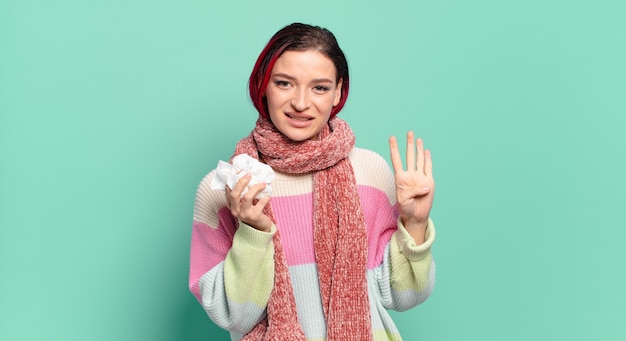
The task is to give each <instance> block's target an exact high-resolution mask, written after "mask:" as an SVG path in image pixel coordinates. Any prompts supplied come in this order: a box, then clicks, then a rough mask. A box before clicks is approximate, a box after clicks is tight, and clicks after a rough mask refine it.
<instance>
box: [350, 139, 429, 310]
mask: <svg viewBox="0 0 626 341" xmlns="http://www.w3.org/2000/svg"><path fill="white" fill-rule="evenodd" d="M352 162H353V166H354V169H355V174H356V176H357V183H358V184H359V191H360V196H361V200H362V207H363V212H364V215H365V221H366V225H367V230H368V239H369V243H370V246H369V255H368V256H369V261H370V263H369V268H370V269H372V274H373V275H374V281H375V282H376V295H375V297H376V298H375V299H379V300H380V303H381V304H382V306H383V307H384V308H385V309H392V310H398V311H404V310H407V309H411V308H413V307H415V306H416V305H418V304H420V303H422V302H424V301H425V300H426V299H427V298H428V297H429V296H430V294H431V292H432V290H433V288H434V285H435V263H434V261H433V257H432V253H431V246H432V244H433V242H434V239H435V226H434V224H433V222H432V221H431V220H429V222H428V226H427V228H426V240H425V242H424V243H423V244H421V245H416V244H415V241H414V240H413V238H412V237H411V236H410V235H409V233H408V232H407V231H406V229H405V228H404V226H403V225H402V222H401V220H400V219H399V216H398V209H397V205H396V187H395V181H394V175H393V172H392V171H391V169H390V167H389V165H388V164H387V163H386V161H385V160H384V159H383V158H382V157H381V156H380V155H378V154H376V153H374V152H372V151H368V150H364V149H358V150H355V151H354V152H353V159H352Z"/></svg>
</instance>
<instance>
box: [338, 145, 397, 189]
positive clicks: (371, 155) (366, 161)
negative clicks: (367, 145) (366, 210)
mask: <svg viewBox="0 0 626 341" xmlns="http://www.w3.org/2000/svg"><path fill="white" fill-rule="evenodd" d="M349 158H350V162H351V163H352V168H353V169H354V175H355V177H356V182H357V184H358V185H359V186H368V187H373V188H376V189H378V190H381V191H383V192H385V194H387V196H388V197H389V199H390V200H391V199H392V198H394V199H393V200H395V178H394V174H393V172H392V171H391V168H390V167H389V164H388V163H387V161H386V160H385V159H384V158H383V157H382V156H381V155H380V154H378V153H376V152H374V151H372V150H368V149H363V148H354V149H353V150H352V151H351V152H350V155H349Z"/></svg>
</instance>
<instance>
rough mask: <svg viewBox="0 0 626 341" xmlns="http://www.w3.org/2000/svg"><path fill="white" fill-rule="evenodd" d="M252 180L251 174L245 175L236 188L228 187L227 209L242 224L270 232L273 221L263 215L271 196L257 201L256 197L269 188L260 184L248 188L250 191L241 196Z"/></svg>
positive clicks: (262, 183)
mask: <svg viewBox="0 0 626 341" xmlns="http://www.w3.org/2000/svg"><path fill="white" fill-rule="evenodd" d="M250 179H252V176H251V175H250V174H246V175H244V176H243V177H242V178H241V179H239V181H237V183H236V184H235V186H234V187H233V188H232V189H230V188H229V187H228V186H226V207H228V208H229V209H230V212H231V213H232V215H233V216H234V217H235V218H237V219H239V220H241V221H242V222H244V223H246V224H248V225H250V226H252V227H253V228H255V229H257V230H261V231H265V232H268V231H270V229H271V228H272V225H273V223H272V220H271V219H270V218H269V217H268V216H267V215H265V214H264V213H263V208H264V207H265V205H267V203H268V202H269V201H270V197H269V196H267V195H266V196H264V197H262V198H261V199H255V198H256V196H257V195H258V194H259V193H261V191H263V189H265V186H267V185H266V184H265V183H264V182H260V183H258V184H256V185H254V186H251V187H249V188H248V191H247V192H246V193H245V194H244V195H241V193H242V192H243V190H244V189H245V188H246V186H248V183H249V182H250Z"/></svg>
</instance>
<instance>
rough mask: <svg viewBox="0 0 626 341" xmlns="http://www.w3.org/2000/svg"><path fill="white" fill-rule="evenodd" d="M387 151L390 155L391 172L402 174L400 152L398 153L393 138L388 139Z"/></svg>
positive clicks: (396, 143) (395, 141)
mask: <svg viewBox="0 0 626 341" xmlns="http://www.w3.org/2000/svg"><path fill="white" fill-rule="evenodd" d="M389 151H390V153H391V165H392V167H393V171H394V172H395V173H399V172H402V171H403V167H402V158H401V157H400V152H399V151H398V141H397V140H396V137H395V136H392V137H390V138H389Z"/></svg>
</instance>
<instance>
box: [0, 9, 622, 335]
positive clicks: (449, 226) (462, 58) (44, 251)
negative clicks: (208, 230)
mask: <svg viewBox="0 0 626 341" xmlns="http://www.w3.org/2000/svg"><path fill="white" fill-rule="evenodd" d="M295 21H299V22H305V23H312V24H317V25H321V26H325V27H327V28H329V29H331V30H332V31H333V32H334V33H335V34H336V36H337V38H338V40H339V42H340V44H341V46H342V47H343V49H344V51H345V53H346V54H347V56H348V59H349V63H350V67H351V77H352V84H351V85H352V86H351V94H350V98H349V100H348V103H347V106H346V107H345V109H344V111H342V113H341V114H340V115H341V116H342V117H343V118H344V119H345V120H347V121H348V122H349V123H350V124H351V126H352V127H353V129H354V131H355V132H356V135H357V144H358V145H359V146H361V147H364V148H369V149H372V150H375V151H377V152H379V153H380V154H382V155H383V156H384V157H385V158H387V159H389V156H388V146H387V138H388V137H389V136H390V135H392V134H393V135H398V136H403V135H404V134H405V132H406V131H407V130H408V129H414V130H415V131H416V133H417V134H418V135H419V136H421V137H423V138H424V139H425V141H426V144H427V147H428V148H430V149H431V150H432V153H433V158H434V171H435V179H436V182H437V195H436V200H435V205H434V208H433V210H432V217H433V219H434V220H435V222H436V224H437V228H438V232H437V233H438V234H437V241H436V245H435V247H434V252H435V257H436V261H437V265H438V275H437V285H436V289H435V292H434V293H433V295H432V296H431V298H430V299H429V300H428V301H427V302H426V303H424V304H423V305H421V306H419V307H417V308H415V309H413V310H411V311H408V312H403V313H395V312H394V313H393V316H394V317H395V319H396V321H397V323H398V326H399V328H400V330H401V332H402V334H403V335H404V338H405V339H406V340H624V339H626V327H625V325H626V324H625V323H624V321H625V320H626V294H625V293H624V289H625V288H626V285H625V284H626V271H625V265H626V251H625V248H624V240H625V239H626V223H625V222H624V205H625V204H626V181H625V174H626V161H625V149H626V137H625V136H626V62H625V61H626V38H625V37H626V2H624V1H622V0H615V1H609V0H594V1H591V0H580V1H565V0H562V1H559V0H553V1H545V0H542V1H539V0H529V1H501V0H485V1H459V0H443V1H337V0H319V1H315V2H294V1H282V0H267V1H248V2H242V1H211V0H205V1H199V0H176V1H174V0H167V1H162V0H152V1H147V0H127V1H119V0H108V1H104V0H90V1H78V0H59V1H42V0H39V1H37V0H20V1H18V0H3V1H2V2H0V340H8V341H9V340H10V341H12V340H227V339H228V336H227V334H226V333H225V332H224V331H222V330H220V329H219V328H218V327H216V326H215V325H214V324H213V323H212V322H211V321H210V319H209V318H208V317H207V316H206V314H205V313H204V311H203V310H202V309H201V307H200V305H199V304H198V303H197V302H196V300H195V298H194V297H193V296H192V295H191V294H190V292H189V290H188V284H187V276H188V252H189V241H190V232H191V219H192V208H193V201H194V194H195V190H196V186H197V184H198V183H199V181H200V180H201V179H202V177H203V176H204V175H205V174H206V173H207V172H208V171H209V170H211V169H212V168H214V167H215V166H216V164H217V161H218V160H220V159H227V158H228V157H229V156H230V154H231V152H232V149H233V147H234V144H235V143H236V141H238V140H239V139H240V138H241V137H243V136H244V135H246V134H247V133H248V132H249V130H250V129H251V128H252V127H253V124H254V121H255V118H256V113H255V111H254V109H253V107H252V105H251V103H250V101H249V99H248V97H247V93H246V84H247V77H248V75H249V72H250V70H251V68H252V65H253V63H254V61H255V59H256V57H257V55H258V53H259V52H260V50H261V49H262V48H263V46H264V45H265V43H266V42H267V41H268V39H269V38H270V36H271V35H272V34H273V33H274V32H275V31H276V30H278V29H279V28H281V27H283V26H284V25H286V24H289V23H291V22H295ZM402 138H404V137H402Z"/></svg>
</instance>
